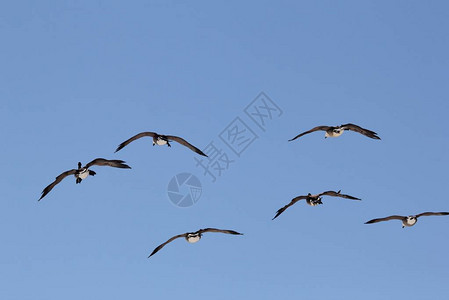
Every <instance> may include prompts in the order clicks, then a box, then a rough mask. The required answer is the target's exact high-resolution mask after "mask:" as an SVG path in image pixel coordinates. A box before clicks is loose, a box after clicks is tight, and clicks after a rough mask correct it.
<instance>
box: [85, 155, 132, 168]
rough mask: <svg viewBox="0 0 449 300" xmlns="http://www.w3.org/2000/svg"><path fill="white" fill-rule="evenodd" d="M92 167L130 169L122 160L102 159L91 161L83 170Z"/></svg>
mask: <svg viewBox="0 0 449 300" xmlns="http://www.w3.org/2000/svg"><path fill="white" fill-rule="evenodd" d="M93 165H97V166H109V167H114V168H122V169H131V167H130V166H128V165H127V164H125V162H124V161H123V160H120V159H111V160H109V159H104V158H96V159H94V160H93V161H91V162H90V163H88V164H87V165H86V166H85V168H89V167H91V166H93Z"/></svg>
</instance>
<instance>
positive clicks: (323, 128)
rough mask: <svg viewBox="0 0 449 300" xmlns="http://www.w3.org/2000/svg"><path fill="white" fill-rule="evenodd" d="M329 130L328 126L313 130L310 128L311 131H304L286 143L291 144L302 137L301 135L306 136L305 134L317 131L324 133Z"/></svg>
mask: <svg viewBox="0 0 449 300" xmlns="http://www.w3.org/2000/svg"><path fill="white" fill-rule="evenodd" d="M330 128H331V127H330V126H317V127H314V128H312V129H310V130H308V131H305V132H303V133H300V134H298V135H297V136H295V137H294V138H292V139H291V140H288V141H289V142H291V141H293V140H296V139H297V138H300V137H302V136H303V135H306V134H308V133H311V132H314V131H318V130H324V131H326V130H329V129H330Z"/></svg>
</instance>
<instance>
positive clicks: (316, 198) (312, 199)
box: [272, 190, 361, 220]
mask: <svg viewBox="0 0 449 300" xmlns="http://www.w3.org/2000/svg"><path fill="white" fill-rule="evenodd" d="M340 191H341V190H340ZM340 191H338V192H334V191H327V192H323V193H321V194H316V195H312V194H310V193H309V194H307V196H298V197H296V198H293V199H292V201H290V203H289V204H287V205H285V206H284V207H282V208H280V209H279V210H278V211H277V212H276V215H275V216H274V218H273V219H272V220H274V219H276V218H277V217H278V216H279V215H280V214H282V213H283V212H284V211H285V210H286V209H287V208H289V207H290V206H292V205H293V204H295V203H296V202H298V201H299V200H302V199H305V200H306V203H307V204H309V205H311V206H316V205H318V204H323V202H321V196H332V197H340V198H346V199H352V200H361V199H359V198H356V197H353V196H349V195H345V194H340Z"/></svg>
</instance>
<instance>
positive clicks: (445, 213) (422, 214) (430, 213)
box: [416, 212, 449, 218]
mask: <svg viewBox="0 0 449 300" xmlns="http://www.w3.org/2000/svg"><path fill="white" fill-rule="evenodd" d="M447 215H449V212H423V213H420V214H419V215H416V217H417V218H419V217H423V216H447Z"/></svg>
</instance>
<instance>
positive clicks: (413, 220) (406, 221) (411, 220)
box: [365, 212, 449, 228]
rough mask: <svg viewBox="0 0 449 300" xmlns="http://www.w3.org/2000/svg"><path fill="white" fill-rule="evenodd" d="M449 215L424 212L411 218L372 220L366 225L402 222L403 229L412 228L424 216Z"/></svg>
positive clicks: (391, 217)
mask: <svg viewBox="0 0 449 300" xmlns="http://www.w3.org/2000/svg"><path fill="white" fill-rule="evenodd" d="M446 215H449V212H424V213H420V214H417V215H411V216H398V215H393V216H389V217H385V218H378V219H372V220H369V221H368V222H365V224H372V223H377V222H382V221H389V220H401V221H402V228H404V227H405V226H407V227H410V226H413V225H415V224H416V222H418V218H419V217H422V216H446Z"/></svg>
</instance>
